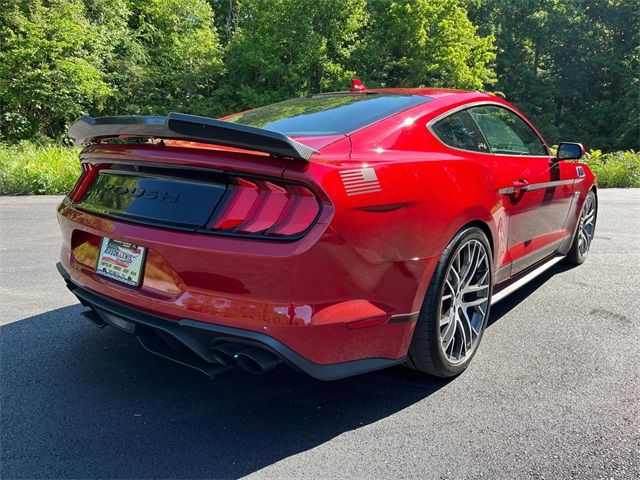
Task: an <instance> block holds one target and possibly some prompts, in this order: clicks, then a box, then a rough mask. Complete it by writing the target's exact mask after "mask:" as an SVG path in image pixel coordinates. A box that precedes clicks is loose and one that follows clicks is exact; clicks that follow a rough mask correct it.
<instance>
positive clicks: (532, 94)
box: [466, 0, 640, 150]
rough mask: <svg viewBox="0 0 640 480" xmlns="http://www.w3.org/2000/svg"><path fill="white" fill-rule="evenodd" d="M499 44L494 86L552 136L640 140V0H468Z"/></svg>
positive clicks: (628, 143)
mask: <svg viewBox="0 0 640 480" xmlns="http://www.w3.org/2000/svg"><path fill="white" fill-rule="evenodd" d="M466 4H467V7H468V9H469V12H470V17H471V19H472V21H474V22H475V23H476V24H477V25H479V26H481V32H482V33H483V34H490V33H491V34H494V35H495V37H496V44H497V47H498V57H497V64H496V73H497V75H498V83H497V85H496V88H497V89H498V90H500V91H503V92H505V93H506V95H507V98H508V99H509V100H510V101H512V102H514V103H515V104H516V105H518V106H519V107H520V108H521V109H522V110H523V111H524V113H525V114H527V116H529V117H530V118H531V119H532V120H533V121H534V123H536V124H537V125H538V126H539V127H540V129H541V130H542V133H543V134H544V135H545V137H546V138H547V139H548V140H549V141H550V142H552V143H557V142H559V141H580V142H582V143H584V144H586V145H587V146H595V147H598V148H602V149H606V150H613V149H620V148H634V149H638V147H639V146H640V13H639V12H640V3H639V2H638V0H467V1H466Z"/></svg>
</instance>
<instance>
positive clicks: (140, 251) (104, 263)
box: [96, 237, 147, 287]
mask: <svg viewBox="0 0 640 480" xmlns="http://www.w3.org/2000/svg"><path fill="white" fill-rule="evenodd" d="M146 256H147V248H146V247H142V246H140V245H135V244H133V243H129V242H125V241H122V240H115V239H113V238H109V237H102V239H101V240H100V249H99V250H98V258H97V261H96V273H97V274H98V275H101V276H103V277H106V278H109V279H111V280H115V281H117V282H120V283H123V284H125V285H129V286H131V287H139V286H140V285H141V283H142V279H143V278H144V267H145V263H146Z"/></svg>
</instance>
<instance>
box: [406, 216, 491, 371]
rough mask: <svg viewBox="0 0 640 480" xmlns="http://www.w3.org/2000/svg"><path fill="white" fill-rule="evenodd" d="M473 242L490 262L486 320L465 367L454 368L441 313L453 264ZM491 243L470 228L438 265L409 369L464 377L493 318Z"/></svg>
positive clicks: (474, 228)
mask: <svg viewBox="0 0 640 480" xmlns="http://www.w3.org/2000/svg"><path fill="white" fill-rule="evenodd" d="M471 240H477V241H478V242H480V243H481V244H482V245H483V246H484V249H485V252H487V259H488V275H489V279H488V281H489V283H488V300H487V304H486V310H485V316H484V318H483V320H482V324H481V328H480V331H479V333H478V335H477V337H476V338H477V343H476V344H475V348H474V349H473V351H472V352H471V353H470V354H469V355H468V358H466V359H464V361H463V362H462V363H457V364H454V363H452V362H450V361H449V360H448V359H447V358H446V356H445V353H444V352H443V348H442V347H441V341H442V340H441V338H442V337H441V333H440V313H441V305H442V297H443V292H444V289H445V280H446V277H447V275H448V272H449V267H450V266H451V264H452V263H453V261H454V259H455V257H456V255H457V254H458V252H460V251H461V250H462V248H463V247H465V246H466V245H467V243H468V242H470V241H471ZM491 257H492V253H491V247H490V245H489V241H488V240H487V237H486V235H485V234H484V232H483V231H482V230H481V229H480V228H477V227H468V228H465V229H463V230H461V231H460V232H458V234H457V235H456V236H455V237H454V238H453V240H451V242H450V243H449V245H448V246H447V248H446V249H445V250H444V252H443V253H442V255H441V257H440V260H439V262H438V265H437V266H436V269H435V271H434V274H433V276H432V278H431V283H430V284H429V288H428V290H427V294H426V296H425V298H424V301H423V303H422V308H421V309H420V314H419V316H418V321H417V324H416V328H415V331H414V333H413V339H412V341H411V345H410V347H409V353H408V355H407V363H406V364H407V366H408V367H410V368H413V369H415V370H418V371H420V372H423V373H426V374H429V375H433V376H436V377H443V378H444V377H453V376H456V375H459V374H460V373H462V372H463V371H464V370H465V369H466V368H467V366H468V365H469V362H470V361H471V359H472V358H473V357H474V355H475V353H476V352H477V350H478V345H479V343H480V340H481V339H482V335H483V333H484V330H485V327H486V324H487V319H488V318H489V315H490V306H491V293H492V290H493V262H492V258H491Z"/></svg>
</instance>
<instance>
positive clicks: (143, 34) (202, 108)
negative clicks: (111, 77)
mask: <svg viewBox="0 0 640 480" xmlns="http://www.w3.org/2000/svg"><path fill="white" fill-rule="evenodd" d="M129 3H130V7H131V17H130V20H129V27H130V28H131V30H132V33H133V35H134V36H135V38H136V40H137V42H139V45H141V47H142V48H141V51H142V52H144V53H143V56H142V57H141V62H140V63H141V64H142V67H141V68H142V72H141V76H140V78H139V79H138V82H137V84H136V86H135V89H133V90H132V91H131V92H129V95H127V96H126V97H125V98H122V97H121V98H120V99H119V100H120V102H119V103H120V105H119V106H120V108H119V109H118V110H119V112H120V113H123V112H128V113H141V114H165V113H168V112H169V111H171V110H174V111H183V112H189V113H193V114H201V115H207V114H210V113H211V112H212V109H214V110H215V106H214V105H213V104H212V96H213V92H214V89H215V87H216V84H217V81H218V79H219V77H220V75H221V74H222V72H223V63H222V48H221V47H220V43H219V41H218V35H217V33H216V29H215V26H214V24H213V10H212V9H211V6H210V5H209V4H208V3H207V2H206V1H205V0H130V1H129Z"/></svg>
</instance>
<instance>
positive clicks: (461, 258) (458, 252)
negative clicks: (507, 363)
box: [407, 227, 493, 377]
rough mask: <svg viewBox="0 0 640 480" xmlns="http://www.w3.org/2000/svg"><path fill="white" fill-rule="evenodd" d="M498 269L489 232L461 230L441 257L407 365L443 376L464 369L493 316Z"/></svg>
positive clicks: (454, 373) (414, 336) (472, 228)
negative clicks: (493, 268)
mask: <svg viewBox="0 0 640 480" xmlns="http://www.w3.org/2000/svg"><path fill="white" fill-rule="evenodd" d="M492 288H493V272H492V261H491V248H490V246H489V242H488V240H487V237H486V235H485V234H484V232H483V231H482V230H481V229H479V228H477V227H470V228H466V229H464V230H462V231H461V232H459V233H458V234H457V235H456V237H455V238H454V239H453V240H452V241H451V243H450V244H449V245H448V246H447V248H446V249H445V251H444V252H443V253H442V256H441V257H440V261H439V262H438V265H437V266H436V270H435V272H434V274H433V277H432V279H431V283H430V284H429V289H428V290H427V295H426V297H425V299H424V302H423V305H422V308H421V310H420V315H419V316H418V322H417V324H416V329H415V331H414V334H413V339H412V341H411V346H410V347H409V355H408V361H407V365H408V366H409V367H411V368H414V369H416V370H419V371H421V372H424V373H427V374H430V375H434V376H437V377H452V376H455V375H458V374H459V373H461V372H462V371H463V370H464V369H465V368H467V365H468V364H469V362H470V361H471V358H473V355H474V354H475V353H476V350H477V349H478V345H479V344H480V340H481V339H482V334H483V333H484V328H485V326H486V323H487V318H488V316H489V307H490V305H491V292H492Z"/></svg>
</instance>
